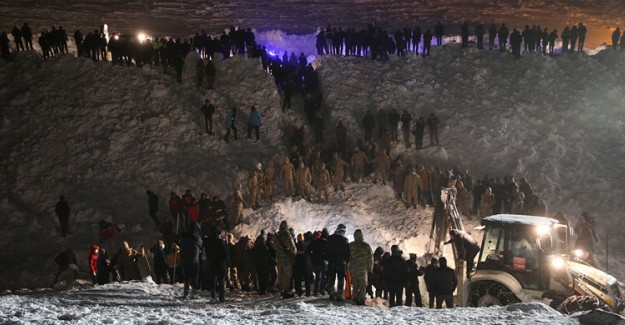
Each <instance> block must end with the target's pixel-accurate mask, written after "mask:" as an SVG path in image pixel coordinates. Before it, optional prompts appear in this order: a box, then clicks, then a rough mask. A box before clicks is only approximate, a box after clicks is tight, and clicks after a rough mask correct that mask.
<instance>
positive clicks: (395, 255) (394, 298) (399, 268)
mask: <svg viewBox="0 0 625 325" xmlns="http://www.w3.org/2000/svg"><path fill="white" fill-rule="evenodd" d="M382 274H383V276H384V282H385V283H386V285H387V287H388V292H389V298H388V304H389V307H395V306H401V305H402V299H403V295H404V285H405V283H406V278H407V276H408V272H407V269H406V260H405V259H404V257H403V256H402V251H401V250H400V249H399V246H397V245H393V246H391V256H390V257H388V258H387V259H385V260H383V261H382Z"/></svg>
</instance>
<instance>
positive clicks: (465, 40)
mask: <svg viewBox="0 0 625 325" xmlns="http://www.w3.org/2000/svg"><path fill="white" fill-rule="evenodd" d="M460 38H461V39H462V48H466V47H468V46H469V23H467V22H465V23H464V24H462V27H461V28H460Z"/></svg>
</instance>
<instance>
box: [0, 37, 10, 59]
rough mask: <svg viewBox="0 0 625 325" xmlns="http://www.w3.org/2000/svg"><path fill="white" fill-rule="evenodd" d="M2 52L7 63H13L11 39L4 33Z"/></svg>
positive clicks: (0, 41) (1, 42) (0, 47)
mask: <svg viewBox="0 0 625 325" xmlns="http://www.w3.org/2000/svg"><path fill="white" fill-rule="evenodd" d="M0 51H1V52H2V58H3V59H4V61H6V62H10V61H11V49H10V47H9V38H8V37H7V33H5V32H2V33H1V34H0Z"/></svg>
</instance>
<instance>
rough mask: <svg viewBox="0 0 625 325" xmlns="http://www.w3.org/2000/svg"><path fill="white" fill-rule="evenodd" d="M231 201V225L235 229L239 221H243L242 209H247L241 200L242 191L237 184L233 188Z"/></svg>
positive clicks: (239, 184)
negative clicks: (232, 212) (232, 202)
mask: <svg viewBox="0 0 625 325" xmlns="http://www.w3.org/2000/svg"><path fill="white" fill-rule="evenodd" d="M233 200H234V204H233V206H234V215H233V217H234V220H233V223H232V227H236V226H237V225H238V224H240V223H241V220H242V219H243V208H245V207H247V204H246V203H245V201H244V200H243V191H242V190H241V183H239V182H237V184H236V185H235V186H234V195H233Z"/></svg>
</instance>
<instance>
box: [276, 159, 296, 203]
mask: <svg viewBox="0 0 625 325" xmlns="http://www.w3.org/2000/svg"><path fill="white" fill-rule="evenodd" d="M280 177H281V178H282V186H283V190H284V194H285V195H286V196H293V195H295V186H294V185H293V178H294V177H295V166H293V164H292V163H291V161H290V160H289V157H284V161H283V162H282V164H281V165H280Z"/></svg>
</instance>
